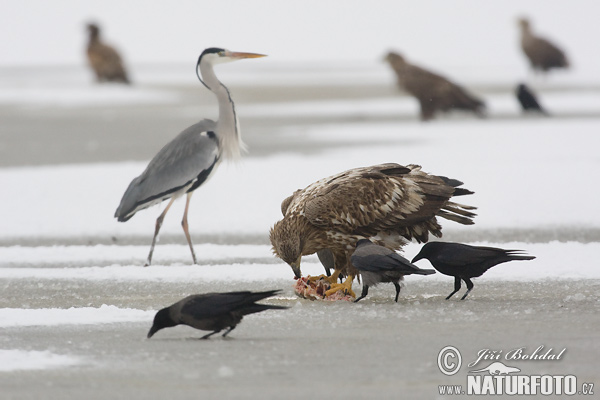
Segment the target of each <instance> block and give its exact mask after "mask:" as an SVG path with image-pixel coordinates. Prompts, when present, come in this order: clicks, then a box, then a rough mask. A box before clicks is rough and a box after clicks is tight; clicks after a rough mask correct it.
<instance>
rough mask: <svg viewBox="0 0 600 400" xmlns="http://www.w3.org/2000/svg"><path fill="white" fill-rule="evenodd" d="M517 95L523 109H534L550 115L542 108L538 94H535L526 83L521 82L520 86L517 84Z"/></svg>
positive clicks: (526, 110)
mask: <svg viewBox="0 0 600 400" xmlns="http://www.w3.org/2000/svg"><path fill="white" fill-rule="evenodd" d="M516 95H517V99H518V100H519V103H520V104H521V108H522V109H523V111H525V112H528V111H533V112H539V113H542V114H544V115H550V114H548V112H546V110H544V109H543V108H542V106H541V105H540V103H539V102H538V100H537V98H536V96H535V95H534V94H533V92H532V91H531V89H529V88H528V87H527V86H525V84H523V83H521V84H519V86H517V90H516Z"/></svg>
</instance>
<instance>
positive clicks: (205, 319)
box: [148, 290, 287, 339]
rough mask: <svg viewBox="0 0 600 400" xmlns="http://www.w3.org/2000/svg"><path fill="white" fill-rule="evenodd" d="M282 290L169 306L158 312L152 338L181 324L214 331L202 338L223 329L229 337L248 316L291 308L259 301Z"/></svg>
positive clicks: (200, 296) (230, 294)
mask: <svg viewBox="0 0 600 400" xmlns="http://www.w3.org/2000/svg"><path fill="white" fill-rule="evenodd" d="M278 292H279V290H269V291H266V292H249V291H243V292H227V293H206V294H195V295H191V296H188V297H186V298H184V299H182V300H180V301H178V302H177V303H174V304H172V305H171V306H169V307H166V308H163V309H162V310H160V311H158V312H157V313H156V316H155V317H154V322H153V324H152V327H151V328H150V331H148V338H150V337H152V336H153V335H154V334H155V333H156V332H157V331H159V330H160V329H163V328H170V327H173V326H177V325H182V324H183V325H187V326H190V327H192V328H195V329H199V330H203V331H212V333H209V334H208V335H205V336H203V337H202V339H206V338H208V337H210V336H211V335H214V334H215V333H219V332H220V331H222V330H223V329H227V331H226V332H225V333H224V334H223V336H226V335H227V334H228V333H229V332H231V331H232V330H233V329H234V328H235V327H236V325H237V324H239V323H240V322H241V320H242V318H243V317H244V315H248V314H253V313H257V312H260V311H264V310H282V309H286V308H287V307H284V306H276V305H269V304H257V303H256V302H257V301H259V300H262V299H265V298H267V297H271V296H273V295H275V294H277V293H278Z"/></svg>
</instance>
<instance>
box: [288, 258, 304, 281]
mask: <svg viewBox="0 0 600 400" xmlns="http://www.w3.org/2000/svg"><path fill="white" fill-rule="evenodd" d="M301 259H302V256H300V257H298V259H297V260H296V261H294V262H293V263H291V264H290V267H292V271H294V275H296V278H298V279H300V278H302V271H300V260H301Z"/></svg>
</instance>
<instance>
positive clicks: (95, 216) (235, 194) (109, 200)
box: [0, 118, 600, 239]
mask: <svg viewBox="0 0 600 400" xmlns="http://www.w3.org/2000/svg"><path fill="white" fill-rule="evenodd" d="M599 128H600V126H599V124H598V121H597V120H596V119H552V118H549V119H539V118H538V119H523V120H517V121H515V120H506V121H504V120H500V121H496V122H495V123H494V124H490V123H488V121H485V120H481V121H480V120H452V119H451V120H446V121H441V120H440V121H434V122H432V123H430V124H421V123H419V122H416V121H415V122H414V123H411V122H408V123H405V124H403V125H402V127H400V126H398V125H397V124H395V123H354V124H348V125H343V124H336V125H335V126H317V125H315V126H309V127H308V128H306V129H304V130H302V131H289V132H287V133H285V134H287V135H290V136H292V137H293V136H298V135H302V136H304V137H309V138H311V139H313V140H324V141H325V140H327V141H334V142H335V141H338V142H340V141H342V140H343V141H344V143H346V144H348V145H349V147H345V146H343V145H341V146H339V147H338V148H336V149H333V150H330V151H328V152H327V153H326V154H323V153H317V154H314V155H301V154H290V153H283V154H279V155H272V156H268V157H263V158H252V157H247V158H244V159H243V160H242V161H241V162H240V163H238V164H226V163H225V164H224V165H222V166H221V167H220V169H219V171H218V173H217V174H216V175H215V177H214V178H213V179H211V180H210V181H209V182H207V183H206V184H205V185H203V186H202V188H200V189H199V190H198V191H196V193H195V196H194V197H193V199H192V204H191V208H190V218H191V220H190V230H191V232H192V234H216V233H226V234H233V233H236V234H256V235H264V237H265V238H266V235H267V233H268V230H269V228H270V227H271V226H272V225H273V224H274V223H275V222H276V221H277V220H278V219H280V218H281V216H280V203H281V201H282V200H283V199H284V198H286V197H287V196H289V195H290V194H291V193H293V191H294V190H296V189H299V188H303V187H305V186H307V185H308V184H310V183H311V182H313V181H315V180H317V179H320V178H322V177H325V176H329V175H333V174H335V173H338V172H340V171H343V170H346V169H349V168H354V167H358V166H365V165H371V164H376V163H381V162H399V163H401V164H410V163H418V164H420V165H421V166H422V167H423V170H424V171H426V172H429V173H434V174H442V175H447V176H450V177H452V178H457V179H460V180H461V181H463V182H464V183H465V185H464V186H465V187H466V188H469V189H471V190H473V191H475V193H476V194H475V195H473V196H468V197H465V198H461V199H458V201H462V202H464V203H466V204H472V205H476V206H477V207H478V211H477V213H478V217H477V218H476V224H477V225H476V227H477V228H501V227H513V226H518V227H521V228H524V227H537V226H546V227H548V226H550V227H553V226H554V227H556V226H583V227H598V226H599V225H600V215H599V214H598V213H597V212H596V208H597V202H596V199H597V198H598V195H599V193H598V192H597V191H596V187H597V186H595V185H590V184H589V182H590V179H594V176H597V174H596V173H595V171H598V165H599V163H600V160H599V159H598V156H597V151H596V149H597V148H599V147H600V136H599V135H597V134H596V133H597V132H598V129H599ZM380 141H381V144H379V143H378V142H380ZM350 145H353V146H350ZM357 145H358V146H357ZM567 145H568V151H567V150H566V149H567V147H566V146H567ZM250 151H251V150H250ZM144 168H145V163H111V164H86V165H61V166H44V167H23V168H4V169H2V170H0V187H5V188H18V191H16V192H15V194H16V195H14V196H9V197H5V198H4V199H3V207H2V208H0V220H2V221H3V224H2V225H1V226H0V238H5V239H6V238H16V237H78V236H82V235H88V236H90V235H96V236H120V235H144V236H149V235H150V234H151V232H152V229H153V226H154V220H155V219H156V217H157V216H158V215H159V213H160V211H161V207H162V206H155V207H153V208H151V209H149V210H145V211H143V212H140V213H138V214H136V215H135V217H133V218H132V219H131V220H130V221H128V222H127V223H125V224H123V223H118V222H117V221H116V220H115V219H113V218H112V215H113V214H114V210H115V209H116V207H117V205H118V200H119V199H120V197H121V196H122V193H123V192H124V191H125V189H126V187H127V185H128V184H129V182H130V181H131V179H133V178H134V177H135V176H137V175H139V174H140V173H141V172H142V171H143V169H144ZM292 176H293V179H290V177H292ZM265 182H266V183H267V184H265ZM567 182H568V188H569V190H564V189H563V185H564V184H565V183H567ZM24 183H27V184H24ZM257 188H260V190H257ZM240 194H243V202H244V206H241V205H240V202H239V198H240V197H239V196H240ZM183 205H184V202H183V201H178V202H176V204H175V206H174V207H173V208H172V209H171V210H170V212H169V213H170V216H177V217H171V218H166V220H165V223H164V226H163V228H162V232H163V233H174V234H178V235H179V234H181V226H180V223H179V222H180V221H179V218H180V217H179V216H180V215H182V212H183ZM223 215H227V220H228V221H235V223H231V222H228V223H225V222H224V219H223ZM445 225H446V226H447V227H448V228H447V229H470V227H463V226H458V224H454V223H450V222H448V223H446V224H445Z"/></svg>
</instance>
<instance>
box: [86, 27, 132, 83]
mask: <svg viewBox="0 0 600 400" xmlns="http://www.w3.org/2000/svg"><path fill="white" fill-rule="evenodd" d="M87 31H88V34H89V41H88V45H87V58H88V62H89V64H90V66H91V67H92V69H93V70H94V73H95V74H96V80H97V81H98V82H121V83H127V84H129V83H130V81H129V78H128V76H127V71H126V70H125V66H124V65H123V60H122V59H121V56H120V55H119V53H118V52H117V51H116V50H115V49H114V48H113V47H111V46H109V45H107V44H105V43H103V42H102V40H101V39H100V28H99V27H98V25H96V24H88V25H87Z"/></svg>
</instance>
